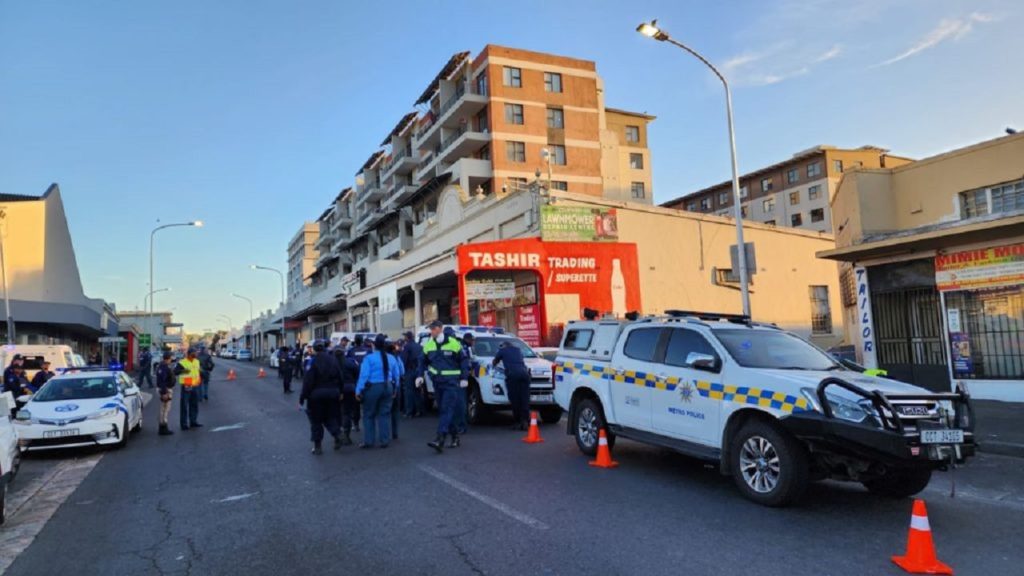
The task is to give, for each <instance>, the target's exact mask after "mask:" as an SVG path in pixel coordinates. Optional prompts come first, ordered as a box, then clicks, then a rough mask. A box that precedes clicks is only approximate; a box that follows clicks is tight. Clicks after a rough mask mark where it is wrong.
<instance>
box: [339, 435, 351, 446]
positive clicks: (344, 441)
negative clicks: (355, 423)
mask: <svg viewBox="0 0 1024 576" xmlns="http://www.w3.org/2000/svg"><path fill="white" fill-rule="evenodd" d="M349 434H350V433H349V432H345V435H344V436H342V437H341V445H342V446H351V445H352V437H351V436H350V435H349Z"/></svg>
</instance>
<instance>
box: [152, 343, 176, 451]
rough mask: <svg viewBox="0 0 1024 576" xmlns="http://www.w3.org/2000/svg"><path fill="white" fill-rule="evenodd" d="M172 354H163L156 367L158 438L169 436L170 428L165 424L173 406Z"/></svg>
mask: <svg viewBox="0 0 1024 576" xmlns="http://www.w3.org/2000/svg"><path fill="white" fill-rule="evenodd" d="M172 357H173V354H171V353H170V352H164V353H163V357H162V358H161V359H160V363H159V364H157V366H156V387H157V390H158V391H159V392H160V432H159V433H158V434H159V435H160V436H170V435H171V434H174V432H171V427H170V426H169V425H168V424H167V417H168V416H170V415H171V406H173V405H174V402H173V400H174V373H173V372H171V358H172Z"/></svg>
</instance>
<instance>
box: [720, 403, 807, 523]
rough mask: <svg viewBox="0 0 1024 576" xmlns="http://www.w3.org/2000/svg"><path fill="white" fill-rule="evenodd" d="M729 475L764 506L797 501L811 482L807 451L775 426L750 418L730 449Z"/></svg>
mask: <svg viewBox="0 0 1024 576" xmlns="http://www.w3.org/2000/svg"><path fill="white" fill-rule="evenodd" d="M729 458H730V459H731V462H730V464H731V465H732V471H733V472H732V476H733V480H734V481H735V482H736V486H737V487H738V488H739V489H740V492H742V493H743V495H744V496H746V497H747V498H749V499H751V500H753V501H754V502H757V503H758V504H763V505H765V506H786V505H788V504H791V503H793V502H795V501H796V500H798V499H799V498H800V496H802V495H803V493H804V490H806V489H807V485H808V484H809V483H810V466H809V464H808V460H809V458H808V456H807V451H806V450H805V449H804V447H803V446H801V445H800V443H799V442H797V441H796V440H794V439H793V438H791V437H790V436H788V435H786V434H784V433H783V432H781V431H779V430H778V429H777V428H776V427H775V426H772V425H771V424H769V423H767V422H764V421H761V420H751V421H749V422H747V423H746V424H744V425H743V427H742V428H740V430H739V432H737V434H736V436H735V438H734V439H733V442H732V446H731V447H730V449H729Z"/></svg>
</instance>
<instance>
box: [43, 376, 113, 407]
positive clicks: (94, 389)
mask: <svg viewBox="0 0 1024 576" xmlns="http://www.w3.org/2000/svg"><path fill="white" fill-rule="evenodd" d="M115 394H117V383H116V382H115V381H114V377H113V376H89V377H76V378H54V379H53V380H50V381H49V382H47V383H46V384H45V385H44V386H43V387H42V388H40V389H39V392H36V395H35V396H33V397H32V401H33V402H60V401H63V400H88V399H91V398H107V397H110V396H114V395H115Z"/></svg>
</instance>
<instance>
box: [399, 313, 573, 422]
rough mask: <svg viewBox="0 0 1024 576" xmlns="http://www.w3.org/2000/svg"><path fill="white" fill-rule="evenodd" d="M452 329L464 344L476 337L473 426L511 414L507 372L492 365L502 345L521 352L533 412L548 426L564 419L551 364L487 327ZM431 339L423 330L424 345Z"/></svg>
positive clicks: (470, 396) (469, 409)
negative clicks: (469, 336)
mask: <svg viewBox="0 0 1024 576" xmlns="http://www.w3.org/2000/svg"><path fill="white" fill-rule="evenodd" d="M448 328H451V330H452V331H453V332H454V333H455V336H456V337H457V338H459V339H460V340H461V339H463V338H464V337H465V336H466V334H470V333H472V334H473V338H474V340H475V341H474V343H473V354H474V358H473V367H472V371H471V374H470V378H469V390H468V391H467V392H466V420H467V421H468V422H469V423H470V424H477V423H479V422H481V421H483V420H484V419H485V418H486V417H487V416H488V415H489V414H490V413H491V412H493V411H495V410H509V409H511V403H510V402H509V399H508V384H506V382H505V369H504V367H502V366H500V365H499V366H497V367H492V366H491V362H492V361H493V360H494V356H495V355H497V353H498V348H500V347H501V345H502V344H504V343H508V344H511V345H512V346H515V347H517V348H519V350H520V351H521V352H522V353H523V360H524V361H525V362H526V367H527V368H528V369H529V370H530V380H531V381H530V408H532V409H536V410H537V411H538V412H539V413H540V417H541V419H542V420H543V421H544V422H547V423H549V424H553V423H555V422H558V420H559V419H560V418H561V417H562V408H561V407H559V406H558V404H556V403H555V399H554V395H553V392H554V391H553V390H552V388H553V383H552V375H551V362H550V361H548V360H545V359H544V358H541V357H540V355H539V354H537V353H536V352H534V351H533V349H532V348H530V346H529V345H528V344H527V343H526V342H523V341H522V340H520V339H519V338H517V337H515V336H513V335H511V334H508V333H505V332H504V331H503V330H501V329H497V328H488V327H485V326H466V325H453V326H445V329H448ZM428 338H430V333H429V332H428V331H427V329H426V328H425V327H424V328H421V329H420V330H419V335H418V340H419V342H420V344H424V343H426V341H427V339H428ZM427 392H428V393H430V394H431V395H433V393H434V388H433V384H432V383H431V382H430V378H429V375H428V378H427Z"/></svg>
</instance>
